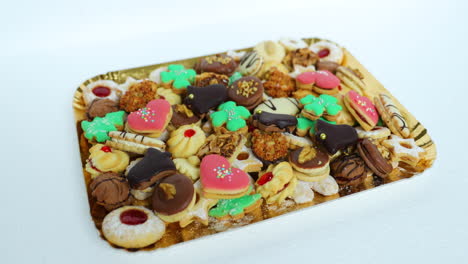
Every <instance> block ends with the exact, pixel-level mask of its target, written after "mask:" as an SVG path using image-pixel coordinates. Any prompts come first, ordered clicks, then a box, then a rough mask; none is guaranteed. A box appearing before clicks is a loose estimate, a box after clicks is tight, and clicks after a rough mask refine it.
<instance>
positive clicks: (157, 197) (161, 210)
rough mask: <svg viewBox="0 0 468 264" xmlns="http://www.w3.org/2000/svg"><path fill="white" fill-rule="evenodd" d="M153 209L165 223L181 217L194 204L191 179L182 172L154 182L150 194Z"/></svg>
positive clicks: (194, 196) (194, 197) (193, 190)
mask: <svg viewBox="0 0 468 264" xmlns="http://www.w3.org/2000/svg"><path fill="white" fill-rule="evenodd" d="M151 199H152V206H153V211H154V212H155V213H156V214H157V215H158V216H159V218H161V219H162V220H163V221H164V222H166V223H173V222H177V221H179V220H181V219H183V218H184V217H185V216H186V215H187V213H188V212H189V211H190V210H191V209H192V208H193V206H194V205H195V199H196V194H195V189H194V188H193V183H192V180H190V179H189V178H188V177H187V176H185V175H183V174H178V173H176V174H172V175H168V176H166V177H164V178H163V179H161V180H160V181H159V182H157V183H156V186H155V187H154V191H153V196H152V198H151Z"/></svg>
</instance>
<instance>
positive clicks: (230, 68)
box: [194, 54, 237, 76]
mask: <svg viewBox="0 0 468 264" xmlns="http://www.w3.org/2000/svg"><path fill="white" fill-rule="evenodd" d="M194 68H195V70H196V71H197V73H199V74H200V73H204V72H214V73H219V74H225V75H228V76H229V75H231V74H232V73H233V72H234V71H235V70H236V68H237V62H236V61H235V60H234V58H232V57H231V56H228V55H225V54H217V55H213V56H208V57H205V58H203V59H201V60H200V61H199V62H198V63H197V64H196V65H195V67H194Z"/></svg>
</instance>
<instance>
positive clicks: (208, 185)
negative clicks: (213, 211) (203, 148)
mask: <svg viewBox="0 0 468 264" xmlns="http://www.w3.org/2000/svg"><path fill="white" fill-rule="evenodd" d="M200 180H201V184H202V187H203V195H204V196H205V197H207V198H215V199H219V198H221V199H222V198H238V197H241V196H243V195H245V194H247V192H248V190H249V184H250V177H249V175H247V173H246V172H244V171H242V170H240V169H238V168H233V167H231V164H230V163H229V161H228V160H227V159H226V158H224V157H223V156H220V155H215V154H210V155H207V156H205V157H204V158H203V159H202V161H201V164H200Z"/></svg>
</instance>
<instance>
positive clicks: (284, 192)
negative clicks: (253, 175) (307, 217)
mask: <svg viewBox="0 0 468 264" xmlns="http://www.w3.org/2000/svg"><path fill="white" fill-rule="evenodd" d="M296 184H297V179H296V177H295V176H294V174H293V170H292V167H291V165H290V164H289V163H288V162H286V161H283V162H281V163H278V164H277V165H270V166H268V169H267V170H266V171H265V172H263V173H261V175H259V177H258V179H257V182H256V183H255V186H256V189H257V192H258V193H260V194H261V195H262V197H263V198H265V199H266V202H267V203H268V204H273V203H277V204H281V203H282V202H283V201H284V200H285V199H286V198H287V197H291V196H292V195H293V194H294V190H295V189H296Z"/></svg>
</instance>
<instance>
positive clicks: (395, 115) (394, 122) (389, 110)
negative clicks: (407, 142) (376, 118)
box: [374, 93, 410, 138]
mask: <svg viewBox="0 0 468 264" xmlns="http://www.w3.org/2000/svg"><path fill="white" fill-rule="evenodd" d="M374 104H375V107H377V111H379V114H380V116H381V117H382V120H383V121H384V122H385V124H387V126H388V128H389V129H390V130H391V131H392V133H393V134H395V135H398V136H401V137H402V138H409V137H410V129H409V125H408V121H406V118H405V117H404V116H403V115H402V114H401V112H400V109H398V107H396V105H395V103H394V102H393V99H392V98H391V97H390V96H388V95H386V94H383V93H381V94H379V95H378V96H376V97H375V98H374Z"/></svg>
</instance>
